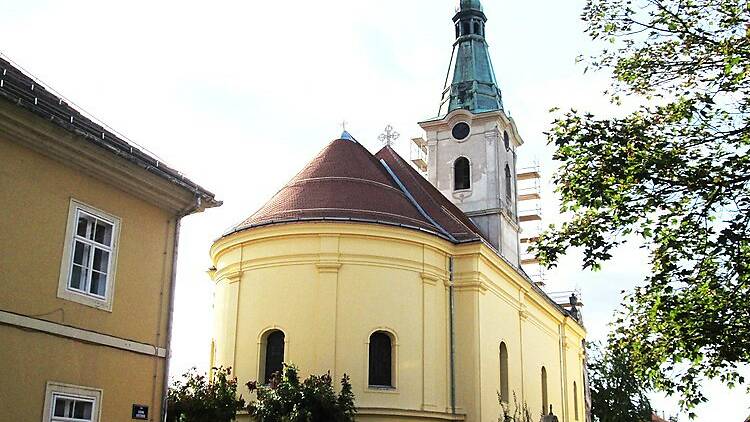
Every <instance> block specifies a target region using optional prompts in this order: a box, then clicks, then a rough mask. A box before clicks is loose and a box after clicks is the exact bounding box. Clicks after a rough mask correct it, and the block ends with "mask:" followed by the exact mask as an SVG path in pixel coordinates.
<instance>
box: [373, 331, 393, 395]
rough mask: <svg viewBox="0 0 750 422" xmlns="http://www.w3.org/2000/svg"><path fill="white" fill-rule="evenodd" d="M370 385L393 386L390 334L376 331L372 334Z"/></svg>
mask: <svg viewBox="0 0 750 422" xmlns="http://www.w3.org/2000/svg"><path fill="white" fill-rule="evenodd" d="M368 372H369V377H368V381H367V382H368V385H370V386H373V387H393V346H392V341H391V336H390V334H388V333H386V332H384V331H376V332H374V333H372V335H370V362H369V371H368Z"/></svg>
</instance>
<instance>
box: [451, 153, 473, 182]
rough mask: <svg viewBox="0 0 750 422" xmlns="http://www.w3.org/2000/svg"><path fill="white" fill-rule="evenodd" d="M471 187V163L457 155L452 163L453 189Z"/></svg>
mask: <svg viewBox="0 0 750 422" xmlns="http://www.w3.org/2000/svg"><path fill="white" fill-rule="evenodd" d="M469 188H471V165H470V164H469V159H468V158H466V157H458V159H456V162H455V163H453V189H454V190H463V189H469Z"/></svg>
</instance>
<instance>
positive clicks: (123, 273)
mask: <svg viewBox="0 0 750 422" xmlns="http://www.w3.org/2000/svg"><path fill="white" fill-rule="evenodd" d="M0 157H2V158H1V160H2V165H0V203H2V206H1V207H0V250H2V251H3V253H2V254H0V309H1V310H3V311H6V312H12V313H16V314H21V315H25V316H30V317H33V318H38V319H43V320H48V321H51V322H55V323H59V324H64V325H68V326H72V327H76V328H80V329H84V330H89V331H95V332H98V333H102V334H107V335H111V336H115V337H120V338H123V339H127V340H134V341H137V342H141V343H147V344H152V345H157V346H159V347H162V348H164V347H166V325H167V318H168V298H169V274H170V269H171V264H172V247H173V245H172V241H173V236H174V229H175V225H174V216H171V215H170V214H169V213H168V212H167V211H164V210H162V209H160V208H158V207H156V206H154V205H151V204H150V203H147V202H145V201H143V200H141V199H139V198H137V197H135V196H133V195H131V194H128V193H125V192H123V191H121V190H119V189H118V188H117V187H116V186H114V185H113V184H108V183H105V182H103V181H101V180H99V179H96V178H94V177H91V176H89V175H88V174H87V173H86V172H85V170H84V169H78V168H72V167H69V166H67V165H64V164H62V163H60V162H58V161H56V160H53V159H51V158H48V157H46V156H43V155H41V154H40V153H38V152H36V151H32V150H30V149H28V148H26V147H24V146H20V145H18V144H16V143H13V142H10V141H8V140H6V139H4V138H3V135H2V134H1V133H0ZM71 198H75V199H78V200H80V201H82V202H84V203H86V204H88V205H91V206H93V207H96V208H99V209H101V210H104V211H106V212H108V213H110V214H113V215H116V216H118V217H119V218H120V219H121V227H120V229H121V232H120V237H119V246H118V253H117V271H116V280H115V287H114V299H113V309H112V312H107V311H103V310H99V309H95V308H92V307H89V306H85V305H83V304H79V303H76V302H71V301H68V300H64V299H60V298H58V297H57V290H58V283H59V279H60V267H61V259H62V255H63V247H64V244H65V242H66V239H65V231H66V225H67V219H68V210H69V207H70V200H71ZM0 345H2V346H0V354H1V355H2V358H0V372H2V374H3V375H2V379H3V382H2V383H0V388H2V389H5V391H4V392H3V394H4V395H0V397H2V399H0V403H3V404H7V403H11V402H15V403H18V404H19V408H22V409H25V410H28V411H31V412H37V411H38V412H41V409H42V404H43V401H44V384H45V382H46V380H54V381H63V382H67V383H70V384H75V385H82V386H97V387H100V388H103V389H104V397H105V402H104V406H105V414H107V415H109V413H108V412H109V411H110V410H109V409H108V407H109V406H110V405H112V406H117V410H115V409H112V411H113V412H127V413H128V418H120V416H117V417H115V416H112V417H110V418H108V417H104V418H103V419H102V420H105V421H107V420H129V419H130V417H129V416H130V410H131V409H130V404H133V403H137V402H144V403H149V402H150V401H151V393H150V392H151V391H152V389H153V384H154V382H156V391H157V392H158V394H157V401H158V397H160V394H161V393H160V391H161V388H162V382H161V379H162V376H161V365H162V364H163V358H155V357H147V356H142V355H136V354H134V353H132V352H125V351H120V350H114V349H109V348H106V347H100V346H92V345H87V344H82V343H80V342H74V341H72V340H66V339H62V338H57V337H53V336H51V335H48V334H41V333H36V332H32V331H28V332H26V331H18V330H17V329H15V328H11V327H6V326H0ZM146 391H149V393H148V394H146V393H145V392H146ZM6 398H14V399H17V400H10V399H8V400H6ZM136 399H137V401H136ZM125 402H127V403H128V405H127V406H125V405H124V403H125ZM151 412H152V415H156V416H155V417H156V418H157V419H158V412H159V409H158V405H153V406H151ZM154 412H156V413H154ZM122 414H124V413H122ZM117 415H120V413H117ZM27 416H28V414H27ZM9 420H31V419H28V418H26V417H19V418H11V419H9ZM33 420H39V418H36V417H35V418H33Z"/></svg>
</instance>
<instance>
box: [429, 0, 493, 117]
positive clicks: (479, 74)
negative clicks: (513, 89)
mask: <svg viewBox="0 0 750 422" xmlns="http://www.w3.org/2000/svg"><path fill="white" fill-rule="evenodd" d="M453 23H454V24H455V26H456V42H455V43H454V44H453V56H452V57H451V65H450V66H451V68H450V72H451V73H452V77H451V73H449V74H448V78H446V81H445V88H444V90H443V99H442V101H441V103H440V112H439V116H444V115H446V114H448V113H450V112H451V111H453V110H458V109H465V110H469V111H471V112H472V113H483V112H486V111H495V110H502V109H503V99H502V95H501V93H500V88H499V87H498V86H497V81H496V80H495V71H494V69H493V68H492V61H491V60H490V54H489V51H488V48H487V41H486V40H485V38H484V36H485V32H484V28H485V24H486V23H487V16H485V14H484V12H483V9H482V3H481V1H480V0H460V3H459V7H458V10H457V12H456V15H455V16H454V17H453Z"/></svg>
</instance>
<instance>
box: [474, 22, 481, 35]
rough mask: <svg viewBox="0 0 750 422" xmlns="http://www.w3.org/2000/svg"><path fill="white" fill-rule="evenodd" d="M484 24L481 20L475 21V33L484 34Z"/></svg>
mask: <svg viewBox="0 0 750 422" xmlns="http://www.w3.org/2000/svg"><path fill="white" fill-rule="evenodd" d="M481 27H482V26H481V24H480V23H479V22H477V21H474V33H475V34H477V35H482V30H481V29H480V28H481Z"/></svg>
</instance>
